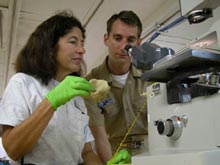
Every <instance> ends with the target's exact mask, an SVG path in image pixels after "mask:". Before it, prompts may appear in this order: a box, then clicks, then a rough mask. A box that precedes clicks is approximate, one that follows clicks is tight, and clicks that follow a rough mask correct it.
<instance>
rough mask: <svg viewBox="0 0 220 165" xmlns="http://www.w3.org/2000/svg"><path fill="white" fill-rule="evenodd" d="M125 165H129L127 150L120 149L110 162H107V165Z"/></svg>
mask: <svg viewBox="0 0 220 165" xmlns="http://www.w3.org/2000/svg"><path fill="white" fill-rule="evenodd" d="M127 163H131V155H130V154H129V152H128V151H127V150H125V149H122V150H120V151H119V152H118V153H117V154H116V155H115V156H114V157H113V158H112V159H111V160H109V161H108V162H107V165H112V164H127Z"/></svg>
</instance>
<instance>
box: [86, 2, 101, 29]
mask: <svg viewBox="0 0 220 165" xmlns="http://www.w3.org/2000/svg"><path fill="white" fill-rule="evenodd" d="M103 2H104V0H101V1H100V2H99V3H98V5H97V6H96V7H95V9H94V10H93V11H92V13H91V14H90V15H89V18H88V19H87V20H86V22H85V23H84V27H86V26H87V25H88V23H89V22H90V20H91V19H92V18H93V16H94V15H95V13H96V12H97V11H98V9H99V8H100V6H101V5H102V4H103Z"/></svg>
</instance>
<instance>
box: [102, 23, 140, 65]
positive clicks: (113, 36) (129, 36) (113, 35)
mask: <svg viewBox="0 0 220 165" xmlns="http://www.w3.org/2000/svg"><path fill="white" fill-rule="evenodd" d="M140 42H141V41H140V39H139V38H138V28H137V26H130V25H127V24H125V23H123V22H122V21H120V20H116V21H115V22H114V23H113V25H112V30H111V32H110V33H109V35H107V34H105V36H104V43H105V45H106V46H107V47H108V50H109V60H111V62H114V63H127V62H129V63H130V62H131V61H130V57H129V56H128V55H127V54H126V53H125V51H124V48H125V46H126V45H127V44H129V45H132V46H133V45H139V44H140Z"/></svg>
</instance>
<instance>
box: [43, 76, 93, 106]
mask: <svg viewBox="0 0 220 165" xmlns="http://www.w3.org/2000/svg"><path fill="white" fill-rule="evenodd" d="M93 90H94V89H93V86H92V85H91V84H90V83H89V82H88V81H87V80H86V79H84V78H82V77H77V76H67V77H66V78H65V79H64V80H63V81H62V82H61V83H60V84H59V85H57V86H56V87H55V88H53V89H52V90H51V91H50V92H49V93H48V94H47V96H46V98H47V99H48V101H49V102H50V103H51V105H52V106H53V108H54V110H56V109H57V108H58V107H59V106H61V105H63V104H65V103H66V102H68V101H69V100H71V99H72V98H73V97H75V96H83V97H85V96H88V95H89V94H90V92H92V91H93Z"/></svg>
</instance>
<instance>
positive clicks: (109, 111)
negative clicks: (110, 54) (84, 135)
mask: <svg viewBox="0 0 220 165" xmlns="http://www.w3.org/2000/svg"><path fill="white" fill-rule="evenodd" d="M106 63H107V58H106V60H105V61H104V62H103V63H102V64H101V65H100V66H98V67H96V68H94V69H93V70H92V71H91V72H90V73H89V74H88V75H87V76H86V78H87V79H88V80H90V79H93V78H96V79H104V80H106V81H107V82H108V84H109V86H110V87H111V88H110V92H109V94H108V95H107V97H106V99H112V100H113V103H110V104H107V105H105V106H104V107H103V110H101V109H100V108H99V107H98V106H97V103H95V102H93V101H91V100H85V102H86V106H87V109H88V115H89V117H90V126H105V128H106V132H107V134H108V136H109V141H110V143H111V147H112V151H113V153H114V151H115V150H116V149H117V148H118V146H119V144H120V143H121V141H122V139H123V138H124V136H125V135H126V133H127V131H128V129H129V128H130V127H131V125H132V122H133V121H134V120H135V117H136V116H137V114H138V112H139V111H140V110H141V108H143V111H142V112H141V115H140V117H139V118H138V120H137V122H136V124H135V125H134V127H133V128H132V130H131V132H130V134H129V136H128V138H127V139H126V141H127V142H129V141H139V140H144V138H145V136H146V135H147V134H148V131H147V123H148V122H147V104H145V105H146V106H145V107H143V105H144V103H145V102H146V96H141V95H142V94H143V92H146V87H147V85H148V83H147V82H145V81H142V80H141V79H140V76H141V74H142V72H140V71H139V70H137V69H136V68H135V67H133V66H131V68H130V72H129V75H128V77H127V80H126V83H125V86H124V87H123V88H119V87H114V86H113V85H112V79H111V73H110V72H109V70H108V68H107V64H106ZM101 111H103V113H101Z"/></svg>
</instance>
